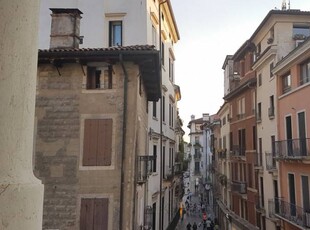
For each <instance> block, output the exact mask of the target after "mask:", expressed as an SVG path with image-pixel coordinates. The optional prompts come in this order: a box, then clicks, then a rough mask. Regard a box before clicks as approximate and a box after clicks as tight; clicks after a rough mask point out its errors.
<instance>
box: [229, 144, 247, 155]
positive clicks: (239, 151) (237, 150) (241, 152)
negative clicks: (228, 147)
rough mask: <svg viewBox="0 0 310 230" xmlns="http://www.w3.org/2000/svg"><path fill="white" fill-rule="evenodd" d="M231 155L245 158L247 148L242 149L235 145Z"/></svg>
mask: <svg viewBox="0 0 310 230" xmlns="http://www.w3.org/2000/svg"><path fill="white" fill-rule="evenodd" d="M231 155H232V156H234V157H238V156H245V148H243V147H240V146H239V145H233V148H232V151H231Z"/></svg>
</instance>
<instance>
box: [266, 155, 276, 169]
mask: <svg viewBox="0 0 310 230" xmlns="http://www.w3.org/2000/svg"><path fill="white" fill-rule="evenodd" d="M266 169H267V170H268V171H274V170H277V165H276V159H275V157H274V156H273V154H272V153H266Z"/></svg>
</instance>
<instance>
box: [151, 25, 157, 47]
mask: <svg viewBox="0 0 310 230" xmlns="http://www.w3.org/2000/svg"><path fill="white" fill-rule="evenodd" d="M157 37H158V35H157V32H156V28H155V26H152V42H153V43H152V44H153V45H154V46H155V47H157Z"/></svg>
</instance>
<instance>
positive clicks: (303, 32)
mask: <svg viewBox="0 0 310 230" xmlns="http://www.w3.org/2000/svg"><path fill="white" fill-rule="evenodd" d="M308 36H310V27H309V26H308V25H294V26H293V38H294V39H305V38H306V37H308Z"/></svg>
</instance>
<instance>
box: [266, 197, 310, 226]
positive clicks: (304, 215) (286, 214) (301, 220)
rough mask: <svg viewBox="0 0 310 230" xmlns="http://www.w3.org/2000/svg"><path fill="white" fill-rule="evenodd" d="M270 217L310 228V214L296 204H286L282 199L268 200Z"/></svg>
mask: <svg viewBox="0 0 310 230" xmlns="http://www.w3.org/2000/svg"><path fill="white" fill-rule="evenodd" d="M268 206H269V217H271V218H274V217H275V216H276V215H278V216H280V217H282V218H284V219H286V220H288V221H291V222H293V223H295V224H297V225H299V226H302V227H310V212H309V210H307V211H305V210H304V209H303V208H301V207H299V206H297V205H296V204H293V203H289V202H286V201H285V200H284V199H282V198H278V197H276V198H274V200H272V199H271V200H268Z"/></svg>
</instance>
